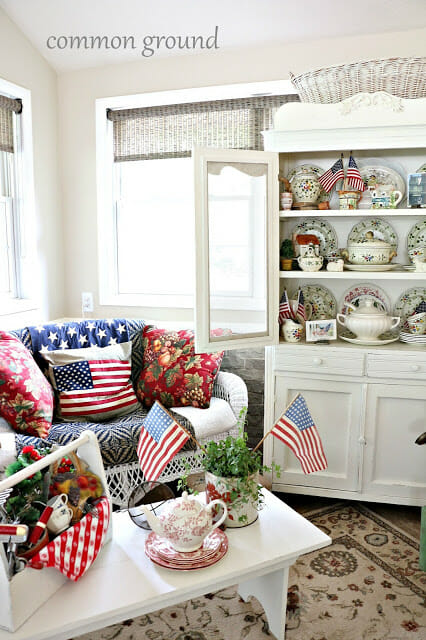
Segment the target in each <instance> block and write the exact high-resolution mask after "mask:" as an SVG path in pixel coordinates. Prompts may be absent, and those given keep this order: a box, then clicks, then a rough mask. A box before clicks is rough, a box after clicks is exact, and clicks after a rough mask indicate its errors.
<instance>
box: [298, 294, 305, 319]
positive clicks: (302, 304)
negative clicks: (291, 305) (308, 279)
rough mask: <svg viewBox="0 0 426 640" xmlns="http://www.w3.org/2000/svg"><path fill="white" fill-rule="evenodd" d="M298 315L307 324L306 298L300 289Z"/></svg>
mask: <svg viewBox="0 0 426 640" xmlns="http://www.w3.org/2000/svg"><path fill="white" fill-rule="evenodd" d="M296 315H297V316H299V317H300V318H302V320H303V321H304V322H306V311H305V298H304V297H303V291H302V289H299V293H298V295H297V311H296Z"/></svg>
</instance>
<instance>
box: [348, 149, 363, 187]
mask: <svg viewBox="0 0 426 640" xmlns="http://www.w3.org/2000/svg"><path fill="white" fill-rule="evenodd" d="M346 177H347V179H348V185H349V186H350V187H352V189H355V190H356V191H365V184H364V181H363V179H362V178H361V174H360V172H359V169H358V167H357V164H356V162H355V160H354V159H353V157H352V156H349V164H348V168H347V170H346Z"/></svg>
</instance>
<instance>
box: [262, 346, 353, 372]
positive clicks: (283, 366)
mask: <svg viewBox="0 0 426 640" xmlns="http://www.w3.org/2000/svg"><path fill="white" fill-rule="evenodd" d="M275 368H276V369H277V370H280V371H301V372H304V373H321V374H323V373H325V374H333V375H339V376H340V375H343V376H362V375H363V374H364V354H363V353H353V354H352V353H351V354H350V357H345V356H344V355H343V354H338V353H335V352H334V353H327V352H326V347H324V351H322V350H319V351H316V352H310V353H303V352H302V351H301V353H300V354H299V353H295V352H294V351H293V352H290V353H289V352H288V351H286V350H284V349H283V350H278V351H277V353H276V356H275Z"/></svg>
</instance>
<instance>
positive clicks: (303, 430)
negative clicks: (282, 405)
mask: <svg viewBox="0 0 426 640" xmlns="http://www.w3.org/2000/svg"><path fill="white" fill-rule="evenodd" d="M270 433H272V434H273V435H274V436H275V437H276V438H278V439H279V440H281V441H282V442H284V444H286V445H287V446H288V447H290V449H291V450H292V451H293V453H294V454H295V456H296V457H297V458H298V460H299V462H300V464H301V465H302V470H303V472H304V473H313V472H314V471H323V470H324V469H327V459H326V457H325V454H324V449H323V447H322V442H321V439H320V437H319V433H318V430H317V428H316V426H315V423H314V421H313V419H312V416H311V414H310V413H309V409H308V406H307V404H306V401H305V399H304V397H303V396H302V395H300V393H299V394H298V395H297V396H296V397H295V398H294V400H293V402H292V403H291V404H290V405H289V406H288V407H287V409H286V410H285V411H284V413H283V415H282V416H281V418H280V419H279V420H278V422H277V423H276V424H275V425H274V426H273V427H272V429H271V432H270Z"/></svg>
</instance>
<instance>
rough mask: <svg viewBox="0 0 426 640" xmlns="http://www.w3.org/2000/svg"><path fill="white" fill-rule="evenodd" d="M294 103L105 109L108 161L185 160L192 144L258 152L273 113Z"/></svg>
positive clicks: (266, 100)
mask: <svg viewBox="0 0 426 640" xmlns="http://www.w3.org/2000/svg"><path fill="white" fill-rule="evenodd" d="M295 101H299V97H298V96H297V95H295V94H294V95H281V96H259V97H253V98H236V99H232V100H215V101H208V102H192V103H185V104H174V105H163V106H155V107H143V108H138V109H119V110H118V109H117V110H108V111H107V117H108V119H109V120H111V121H112V122H113V130H114V133H113V138H114V161H115V162H127V161H130V160H155V159H161V158H185V157H188V156H190V155H191V150H192V147H193V146H195V145H199V146H203V147H217V148H221V149H259V150H262V149H263V138H262V135H261V132H262V131H265V130H267V129H271V128H272V126H273V115H274V113H275V111H276V110H277V109H278V108H279V107H280V106H281V105H283V104H284V103H286V102H295Z"/></svg>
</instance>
